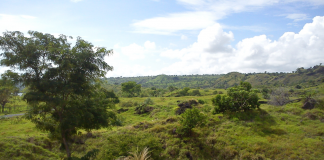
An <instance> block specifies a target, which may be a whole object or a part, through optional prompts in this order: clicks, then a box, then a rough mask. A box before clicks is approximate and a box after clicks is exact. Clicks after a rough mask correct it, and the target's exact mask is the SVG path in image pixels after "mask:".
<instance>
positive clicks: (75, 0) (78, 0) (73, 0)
mask: <svg viewBox="0 0 324 160" xmlns="http://www.w3.org/2000/svg"><path fill="white" fill-rule="evenodd" d="M71 1H72V2H74V3H77V2H80V1H83V0H71Z"/></svg>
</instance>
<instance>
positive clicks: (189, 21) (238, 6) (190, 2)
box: [132, 0, 324, 35]
mask: <svg viewBox="0 0 324 160" xmlns="http://www.w3.org/2000/svg"><path fill="white" fill-rule="evenodd" d="M177 2H178V3H179V4H181V5H183V6H185V7H187V8H188V9H189V10H190V11H186V12H180V13H171V14H166V15H162V16H158V17H152V18H148V19H144V20H139V21H137V22H135V23H133V24H132V26H133V27H134V29H135V32H137V33H148V34H164V35H168V34H174V33H175V32H178V31H183V30H200V29H204V28H206V27H208V26H211V25H213V24H215V22H216V21H217V20H220V19H223V18H224V17H226V16H228V15H230V14H233V13H241V12H247V11H248V12H251V11H255V10H258V9H262V8H264V7H267V6H273V5H281V6H290V7H291V5H290V4H292V3H296V2H297V3H300V2H302V3H303V4H305V5H309V6H318V5H324V1H323V0H245V1H242V0H226V1H224V0H177ZM285 17H286V18H289V19H293V20H294V21H301V20H305V19H307V18H308V17H307V15H305V14H297V13H294V14H286V15H285ZM254 29H255V30H260V29H262V28H260V27H257V26H256V27H254ZM250 30H251V29H250Z"/></svg>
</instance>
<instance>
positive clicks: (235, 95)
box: [212, 82, 260, 114]
mask: <svg viewBox="0 0 324 160" xmlns="http://www.w3.org/2000/svg"><path fill="white" fill-rule="evenodd" d="M251 88H252V87H251V84H250V83H248V82H241V84H240V85H239V86H235V87H232V88H229V89H228V90H227V95H223V96H221V95H217V96H216V97H215V98H213V99H212V102H213V104H214V105H215V109H214V114H216V113H224V112H226V111H230V112H241V111H244V112H245V111H248V110H252V109H255V108H259V106H260V103H259V102H258V100H259V97H258V95H257V90H251Z"/></svg>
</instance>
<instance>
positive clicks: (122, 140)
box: [98, 133, 164, 160]
mask: <svg viewBox="0 0 324 160" xmlns="http://www.w3.org/2000/svg"><path fill="white" fill-rule="evenodd" d="M145 147H148V148H150V151H151V152H150V153H151V158H152V159H157V160H158V159H164V158H163V157H161V156H160V153H161V152H162V151H163V149H162V144H161V143H160V140H159V138H157V137H155V136H153V135H152V134H149V133H137V134H134V133H123V134H114V135H111V136H109V138H108V139H107V143H106V145H105V146H103V147H102V149H103V150H104V151H103V152H102V155H99V156H98V159H117V158H119V157H127V156H130V155H131V152H136V151H137V150H143V149H144V148H145Z"/></svg>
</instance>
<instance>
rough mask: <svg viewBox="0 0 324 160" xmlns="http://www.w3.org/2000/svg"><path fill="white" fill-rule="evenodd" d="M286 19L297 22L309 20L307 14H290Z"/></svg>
mask: <svg viewBox="0 0 324 160" xmlns="http://www.w3.org/2000/svg"><path fill="white" fill-rule="evenodd" d="M286 18H289V19H292V20H294V21H295V22H296V21H302V20H306V19H308V17H307V15H306V14H300V13H293V14H288V15H286Z"/></svg>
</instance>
